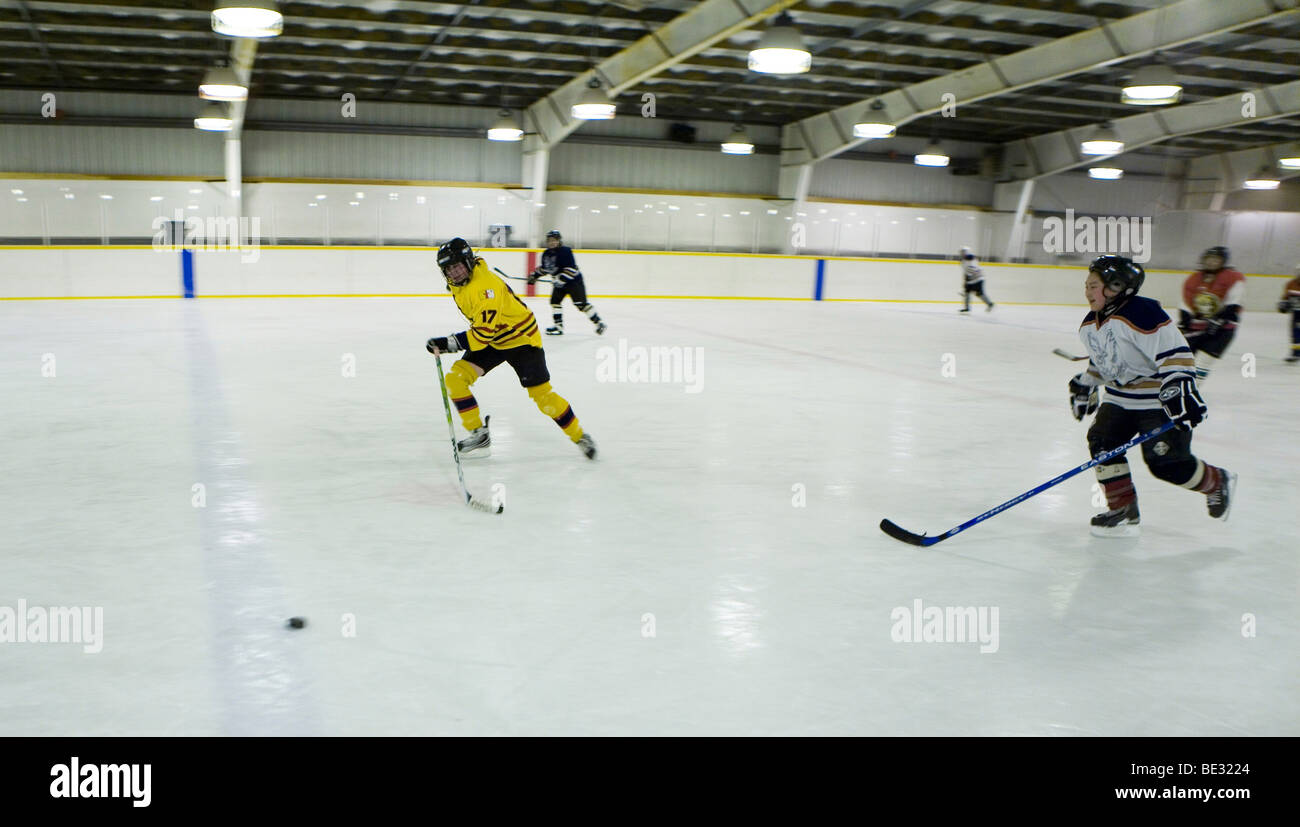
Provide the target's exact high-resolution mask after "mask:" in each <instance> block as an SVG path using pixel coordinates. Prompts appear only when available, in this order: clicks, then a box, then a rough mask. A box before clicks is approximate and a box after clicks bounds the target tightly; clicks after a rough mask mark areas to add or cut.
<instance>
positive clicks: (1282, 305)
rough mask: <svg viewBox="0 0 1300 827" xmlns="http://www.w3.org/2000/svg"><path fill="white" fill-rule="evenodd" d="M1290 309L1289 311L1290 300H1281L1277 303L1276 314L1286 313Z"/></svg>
mask: <svg viewBox="0 0 1300 827" xmlns="http://www.w3.org/2000/svg"><path fill="white" fill-rule="evenodd" d="M1290 309H1291V300H1290V299H1283V300H1282V301H1280V302H1278V303H1277V312H1279V313H1286V312H1287V311H1288V310H1290Z"/></svg>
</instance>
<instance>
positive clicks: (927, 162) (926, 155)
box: [913, 142, 951, 167]
mask: <svg viewBox="0 0 1300 827" xmlns="http://www.w3.org/2000/svg"><path fill="white" fill-rule="evenodd" d="M949 160H951V159H950V158H949V157H948V156H947V155H946V154H944V151H943V150H942V149H940V148H939V145H938V144H937V143H933V142H931V144H930V145H929V146H927V147H926V148H925V150H924V151H922V152H921V153H920V154H919V155H917V156H916V157H915V158H914V159H913V161H914V162H915V163H916V165H917V166H921V167H946V166H948V161H949Z"/></svg>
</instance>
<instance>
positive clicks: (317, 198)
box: [316, 195, 328, 201]
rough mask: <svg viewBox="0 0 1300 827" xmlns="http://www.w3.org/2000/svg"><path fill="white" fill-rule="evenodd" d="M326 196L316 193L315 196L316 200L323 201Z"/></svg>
mask: <svg viewBox="0 0 1300 827" xmlns="http://www.w3.org/2000/svg"><path fill="white" fill-rule="evenodd" d="M327 197H328V196H324V195H318V196H316V200H317V201H324V200H325V199H326V198H327Z"/></svg>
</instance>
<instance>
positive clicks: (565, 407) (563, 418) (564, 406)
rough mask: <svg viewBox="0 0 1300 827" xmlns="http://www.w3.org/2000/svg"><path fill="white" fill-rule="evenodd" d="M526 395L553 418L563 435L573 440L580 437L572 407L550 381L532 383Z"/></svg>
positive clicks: (575, 440)
mask: <svg viewBox="0 0 1300 827" xmlns="http://www.w3.org/2000/svg"><path fill="white" fill-rule="evenodd" d="M528 395H529V396H530V397H532V400H533V401H534V402H536V403H537V407H538V409H539V410H540V411H541V412H542V413H544V414H546V415H547V416H549V417H550V418H551V419H554V420H555V424H556V425H559V426H560V429H561V430H563V431H564V434H565V436H567V437H568V438H569V439H571V440H572V441H574V442H577V441H578V440H580V439H582V426H581V425H579V424H578V417H576V416H574V415H573V408H572V407H571V406H570V405H569V403H568V402H566V401H565V399H564V397H562V396H560V395H559V394H558V393H556V392H555V391H553V390H552V389H551V383H550V382H543V383H542V384H540V385H534V386H533V387H531V388H529V389H528Z"/></svg>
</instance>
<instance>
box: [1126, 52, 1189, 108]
mask: <svg viewBox="0 0 1300 827" xmlns="http://www.w3.org/2000/svg"><path fill="white" fill-rule="evenodd" d="M1182 96H1183V85H1182V83H1180V82H1179V80H1178V75H1177V74H1176V73H1175V72H1174V70H1173V69H1172V68H1170V67H1169V66H1166V65H1165V64H1163V63H1152V64H1149V65H1147V66H1143V67H1142V68H1141V69H1138V70H1137V71H1136V72H1135V73H1134V74H1133V79H1132V80H1130V81H1129V82H1128V85H1127V86H1125V87H1124V91H1123V93H1121V95H1120V101H1121V102H1123V103H1128V104H1132V105H1133V106H1164V105H1166V104H1170V103H1178V99H1179V98H1181V97H1182Z"/></svg>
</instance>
